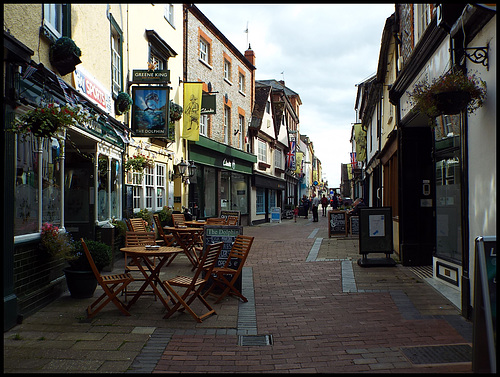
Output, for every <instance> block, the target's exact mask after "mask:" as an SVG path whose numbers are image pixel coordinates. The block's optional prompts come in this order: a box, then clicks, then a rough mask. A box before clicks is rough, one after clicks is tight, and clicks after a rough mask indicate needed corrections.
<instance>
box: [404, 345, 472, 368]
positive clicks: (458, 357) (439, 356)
mask: <svg viewBox="0 0 500 377" xmlns="http://www.w3.org/2000/svg"><path fill="white" fill-rule="evenodd" d="M401 351H403V353H404V354H405V356H406V357H407V358H408V359H409V360H410V361H411V363H412V364H446V363H467V362H470V361H472V347H471V346H469V345H468V344H456V345H448V346H426V347H405V348H401Z"/></svg>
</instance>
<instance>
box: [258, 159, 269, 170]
mask: <svg viewBox="0 0 500 377" xmlns="http://www.w3.org/2000/svg"><path fill="white" fill-rule="evenodd" d="M257 166H258V168H259V169H260V170H266V169H267V168H270V167H271V165H269V164H267V163H265V162H262V161H260V162H259V163H258V164H257Z"/></svg>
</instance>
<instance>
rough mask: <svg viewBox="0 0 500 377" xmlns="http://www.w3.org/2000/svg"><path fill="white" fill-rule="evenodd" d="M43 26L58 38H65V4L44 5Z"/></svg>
mask: <svg viewBox="0 0 500 377" xmlns="http://www.w3.org/2000/svg"><path fill="white" fill-rule="evenodd" d="M43 25H44V26H45V27H46V28H47V29H48V30H49V31H50V32H51V33H53V34H54V36H55V37H56V38H60V37H62V36H63V4H43Z"/></svg>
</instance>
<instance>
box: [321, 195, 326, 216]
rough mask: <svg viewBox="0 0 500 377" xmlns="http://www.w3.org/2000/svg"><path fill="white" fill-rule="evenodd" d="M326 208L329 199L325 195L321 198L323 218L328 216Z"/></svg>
mask: <svg viewBox="0 0 500 377" xmlns="http://www.w3.org/2000/svg"><path fill="white" fill-rule="evenodd" d="M326 207H328V198H327V197H326V196H325V195H323V197H322V198H321V208H322V210H323V216H326Z"/></svg>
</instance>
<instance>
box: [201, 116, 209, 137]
mask: <svg viewBox="0 0 500 377" xmlns="http://www.w3.org/2000/svg"><path fill="white" fill-rule="evenodd" d="M207 131H208V114H201V115H200V135H203V136H207Z"/></svg>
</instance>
